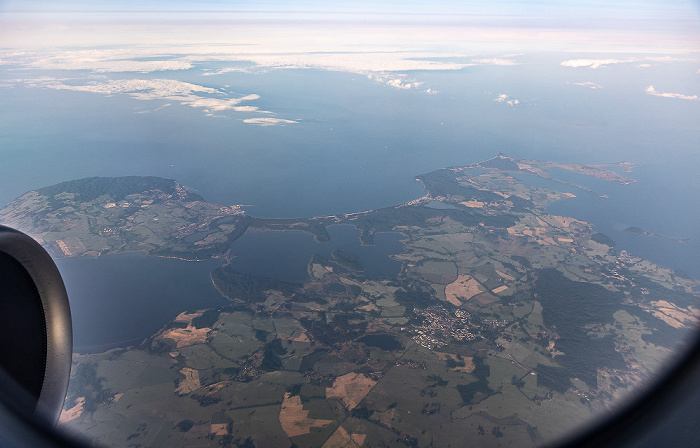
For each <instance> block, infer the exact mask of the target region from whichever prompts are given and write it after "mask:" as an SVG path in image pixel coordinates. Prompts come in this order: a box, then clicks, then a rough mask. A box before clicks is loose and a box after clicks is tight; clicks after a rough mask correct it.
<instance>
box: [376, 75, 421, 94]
mask: <svg viewBox="0 0 700 448" xmlns="http://www.w3.org/2000/svg"><path fill="white" fill-rule="evenodd" d="M367 77H368V78H369V79H373V80H375V81H377V82H381V83H383V84H386V85H388V86H391V87H395V88H397V89H403V90H409V89H414V88H416V87H420V86H421V85H423V83H422V82H418V81H416V80H415V79H409V78H408V77H407V76H406V75H405V74H402V73H368V74H367Z"/></svg>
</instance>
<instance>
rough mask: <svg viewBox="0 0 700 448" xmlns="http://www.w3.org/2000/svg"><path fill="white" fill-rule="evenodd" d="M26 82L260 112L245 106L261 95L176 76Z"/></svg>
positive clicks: (215, 109) (206, 107)
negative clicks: (234, 92)
mask: <svg viewBox="0 0 700 448" xmlns="http://www.w3.org/2000/svg"><path fill="white" fill-rule="evenodd" d="M21 82H23V83H24V84H25V85H26V86H27V87H37V88H45V89H54V90H71V91H74V92H89V93H96V94H102V95H107V96H112V95H128V96H130V97H132V98H134V99H136V100H141V101H149V100H167V101H178V102H180V104H183V105H186V106H190V107H195V108H202V109H204V111H205V112H206V113H212V112H222V111H226V110H233V111H236V112H259V113H270V112H268V111H261V110H258V107H257V106H251V105H241V103H244V102H247V101H255V100H257V99H259V98H260V96H259V95H257V94H255V93H253V94H249V95H244V96H241V97H236V98H230V97H227V94H226V93H225V92H222V91H220V90H217V89H214V88H212V87H205V86H201V85H198V84H192V83H189V82H183V81H177V80H174V79H119V80H110V81H106V82H98V81H90V82H88V83H87V84H75V80H71V79H57V78H49V77H44V78H35V79H29V80H25V81H21Z"/></svg>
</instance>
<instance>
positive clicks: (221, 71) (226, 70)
mask: <svg viewBox="0 0 700 448" xmlns="http://www.w3.org/2000/svg"><path fill="white" fill-rule="evenodd" d="M231 72H238V73H250V69H249V68H243V67H226V68H222V69H219V70H216V71H213V72H211V71H209V72H207V71H205V72H204V73H202V76H215V75H223V74H224V73H231Z"/></svg>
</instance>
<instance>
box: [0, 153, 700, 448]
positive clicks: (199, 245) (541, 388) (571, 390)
mask: <svg viewBox="0 0 700 448" xmlns="http://www.w3.org/2000/svg"><path fill="white" fill-rule="evenodd" d="M554 168H557V169H564V170H568V171H571V172H576V173H579V174H583V175H586V176H593V177H595V178H597V179H601V180H604V181H607V182H616V183H620V184H623V185H624V184H629V183H631V182H633V180H632V179H629V178H626V177H623V176H622V175H620V174H618V173H617V172H616V171H614V170H612V168H617V169H618V170H619V171H622V172H625V173H628V172H629V171H630V170H631V169H632V165H631V164H629V163H625V162H622V163H620V164H616V165H581V164H563V163H552V162H546V161H534V160H520V159H515V158H513V157H509V156H507V155H504V154H499V155H498V156H496V157H494V158H492V159H490V160H487V161H484V162H480V163H476V164H472V165H469V166H464V167H450V168H445V169H441V170H437V171H434V172H431V173H427V174H423V175H421V176H418V178H417V180H419V181H420V182H421V183H422V184H423V185H424V187H425V190H426V194H425V196H423V197H421V198H419V199H416V200H414V201H411V202H409V203H406V204H400V205H397V206H394V207H387V208H382V209H378V210H372V211H367V212H361V213H349V214H341V215H336V216H329V217H318V218H309V219H298V220H274V219H259V218H255V217H251V216H249V215H247V214H246V213H244V212H243V211H242V208H241V207H238V206H220V205H215V204H210V203H208V202H206V201H204V200H203V199H202V198H201V197H199V196H198V195H195V194H193V193H191V192H189V191H188V190H187V189H185V188H184V187H182V186H181V185H180V184H178V183H177V182H175V181H168V180H163V179H157V178H115V179H104V178H93V179H87V180H82V181H75V182H68V183H65V184H59V185H57V186H54V187H49V188H44V189H39V190H36V191H33V192H29V193H27V194H25V195H23V196H21V197H20V198H18V199H17V200H15V201H13V202H12V203H11V204H9V205H8V206H7V207H6V208H5V209H3V210H2V211H0V222H2V223H3V224H8V225H13V226H15V227H19V228H20V229H21V230H23V231H25V232H28V233H29V234H31V235H33V236H35V237H36V238H40V239H41V241H43V243H44V245H45V247H47V249H49V250H50V251H52V253H53V255H54V256H58V257H62V256H78V255H100V254H108V253H118V252H128V251H138V252H144V253H147V254H150V255H154V256H177V257H180V258H184V259H203V258H205V257H222V258H224V259H227V257H229V256H230V253H228V247H229V246H230V245H231V243H232V242H233V241H235V240H236V239H237V238H239V237H241V235H243V234H244V233H245V232H247V231H250V230H253V229H258V230H261V229H262V230H303V231H305V232H308V233H309V234H311V235H313V236H314V237H315V238H316V239H317V241H325V240H327V239H328V238H329V234H328V232H327V231H326V230H327V229H328V228H329V227H331V226H334V225H352V226H354V227H356V228H357V229H359V230H360V239H361V241H362V243H363V244H365V245H371V244H373V241H374V239H375V238H376V236H377V235H378V234H379V233H381V232H398V233H400V234H402V235H403V238H404V239H403V250H402V252H401V253H399V254H397V255H394V256H393V258H394V259H395V260H398V261H400V262H401V265H402V267H401V270H400V272H399V274H398V275H396V276H395V277H391V278H368V277H366V276H365V275H364V273H363V270H362V264H361V263H362V260H361V259H359V258H358V257H357V256H356V255H355V254H352V253H344V252H337V253H334V254H333V258H332V259H329V258H323V257H318V256H314V257H312V258H311V259H310V260H309V263H308V278H307V279H306V280H305V281H304V282H302V283H298V284H297V283H289V282H284V281H280V280H278V279H274V278H267V277H261V276H251V275H247V274H243V273H240V272H237V271H235V270H234V269H232V268H231V267H230V266H228V265H226V264H225V265H224V266H222V267H220V268H217V269H216V270H215V271H214V272H212V275H211V277H212V281H213V283H214V284H215V286H216V287H217V288H218V289H219V291H220V292H221V293H222V294H223V295H224V296H225V297H227V298H228V299H229V301H230V303H229V304H228V305H226V306H222V307H219V308H218V309H213V310H211V309H210V310H183V312H182V313H181V314H180V315H178V316H177V317H176V318H175V319H174V320H173V321H172V322H170V323H169V324H168V325H167V326H165V327H164V328H163V329H161V330H160V331H159V332H158V333H157V334H154V335H153V336H152V337H150V338H148V339H146V340H145V341H143V343H141V344H140V345H138V346H134V347H125V348H119V349H114V350H111V351H109V352H106V353H100V354H90V355H77V354H76V355H75V356H74V363H73V371H72V374H71V382H70V387H69V393H68V397H67V400H66V405H65V410H64V413H63V414H62V417H61V421H62V422H63V423H62V424H63V425H64V427H67V428H69V429H71V430H79V431H81V432H83V433H84V434H86V435H87V436H89V437H91V438H93V439H94V440H95V441H97V442H98V443H99V442H102V443H107V442H108V441H110V442H111V443H115V442H114V441H118V442H119V443H121V444H123V445H124V446H193V445H198V446H238V447H253V446H258V447H273V446H284V447H288V446H300V447H301V446H313V447H337V446H344V447H345V446H347V447H360V446H415V447H417V446H436V447H437V446H441V447H446V446H450V445H451V446H463V445H464V443H465V440H471V441H473V443H474V444H475V445H478V446H509V445H517V446H537V445H542V444H549V443H552V442H554V441H556V440H557V439H558V438H560V437H561V436H563V435H565V434H566V433H567V432H569V431H572V430H575V429H576V428H578V427H579V425H581V424H582V422H586V421H592V420H594V419H595V418H597V417H598V416H601V415H605V414H606V413H607V412H609V411H610V410H611V409H614V408H615V406H617V404H618V403H619V400H622V399H624V398H625V397H628V396H630V394H631V393H634V392H633V391H634V389H635V388H636V387H639V386H640V385H642V384H643V383H644V382H645V381H649V380H650V379H652V378H654V377H656V375H657V374H658V372H659V370H660V369H661V368H662V367H663V366H665V365H667V364H668V362H669V361H670V360H672V359H673V358H674V357H676V356H677V354H678V353H679V351H681V350H683V347H684V344H685V343H686V341H687V340H688V337H689V335H690V334H691V330H695V329H696V328H697V323H698V319H699V318H700V307H698V299H699V293H698V292H697V290H698V288H697V286H698V282H697V281H695V280H693V279H691V278H689V277H688V276H686V275H684V274H682V273H680V272H677V271H674V270H671V269H667V268H664V267H661V266H657V265H655V264H653V263H651V262H649V261H646V260H642V259H640V258H638V257H635V256H633V255H631V254H629V253H627V252H625V251H624V250H618V249H615V243H614V242H613V241H612V240H611V239H610V238H609V237H607V236H606V235H603V234H600V233H597V232H595V231H594V229H593V227H592V225H591V224H589V223H586V222H583V221H580V220H577V219H573V218H570V217H565V216H555V215H551V214H549V213H548V212H547V210H546V205H547V204H548V203H550V202H551V201H555V200H561V199H566V198H569V197H572V196H573V195H572V194H571V193H562V192H558V191H554V190H552V189H547V188H541V187H533V186H530V185H528V184H527V183H526V182H525V181H523V180H521V178H520V177H521V176H519V173H520V174H522V173H525V174H527V175H532V176H537V177H543V178H551V175H550V173H551V170H552V169H554ZM85 185H88V186H89V185H94V189H87V190H86V189H85ZM581 189H582V191H583V194H589V193H591V194H594V193H592V192H590V191H588V190H586V189H584V188H581Z"/></svg>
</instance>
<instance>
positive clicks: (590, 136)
mask: <svg viewBox="0 0 700 448" xmlns="http://www.w3.org/2000/svg"><path fill="white" fill-rule="evenodd" d="M572 57H573V55H571V54H567V55H543V56H540V57H535V56H532V57H530V56H524V57H523V59H522V61H524V62H525V63H524V64H523V65H521V66H514V67H495V66H474V67H467V68H464V69H462V70H450V71H440V72H430V71H427V72H408V73H405V75H406V78H407V79H416V80H418V81H420V82H421V83H422V84H421V87H420V88H416V89H396V88H393V87H391V86H388V85H386V84H383V83H381V82H378V81H376V80H373V79H369V78H368V77H367V76H366V75H362V74H352V73H340V72H328V71H321V70H310V69H309V70H299V69H297V70H287V69H278V70H269V71H266V72H248V71H232V72H229V73H226V74H224V75H219V76H208V77H206V78H204V77H202V76H201V73H202V69H203V68H207V69H217V68H225V66H224V65H222V64H221V63H216V64H214V63H210V64H200V65H196V66H195V67H194V68H193V69H191V70H182V71H178V72H166V73H163V72H159V73H154V74H138V77H139V78H148V77H152V78H156V77H158V78H163V77H170V78H176V79H178V80H181V81H186V82H191V83H196V84H201V85H206V86H210V87H215V88H217V89H220V90H221V91H224V92H227V93H228V94H230V95H232V96H242V95H247V94H253V93H254V94H258V95H260V98H259V99H258V100H256V101H255V102H253V103H251V104H254V105H255V106H257V107H259V108H260V109H261V110H265V111H269V112H270V113H269V114H258V115H254V114H253V116H261V115H264V116H274V117H278V118H283V119H288V120H293V121H295V122H296V123H289V124H286V125H276V126H264V127H263V126H256V125H251V124H247V123H245V122H244V121H243V119H245V118H250V117H251V113H246V112H234V111H224V112H220V113H216V112H214V113H211V114H207V113H205V111H204V110H203V109H202V108H193V107H190V106H188V105H184V104H179V103H177V102H174V101H170V100H165V99H163V100H150V101H143V100H138V99H135V98H132V97H130V96H127V95H119V94H115V95H112V96H103V95H99V94H95V93H90V92H74V91H68V90H52V89H42V88H31V87H21V86H16V85H15V86H11V87H8V86H7V85H2V83H0V155H2V163H0V179H1V181H0V182H2V188H0V204H6V203H8V202H9V201H11V200H12V199H13V198H15V197H17V196H19V195H21V194H23V193H25V192H26V191H29V190H32V189H36V188H40V187H43V186H47V185H51V184H54V183H57V182H61V181H65V180H71V179H77V178H82V177H89V176H123V175H152V176H161V177H166V178H171V179H176V180H178V181H179V182H181V183H182V184H183V185H185V186H187V187H188V188H190V189H191V190H192V191H195V192H197V193H199V194H201V195H202V196H203V197H204V198H205V199H207V200H208V201H211V202H215V203H221V204H227V205H231V204H243V205H245V206H246V207H245V210H246V211H247V213H249V214H250V215H253V216H259V217H265V218H291V217H311V216H326V215H331V214H336V213H349V212H358V211H363V210H371V209H376V208H379V207H385V206H391V205H396V204H401V203H404V202H407V201H410V200H413V199H416V198H418V197H420V196H422V195H423V194H425V191H424V190H423V188H422V186H421V185H420V183H419V182H417V181H416V180H415V177H416V176H417V175H419V174H422V173H426V172H429V171H432V170H436V169H440V168H443V167H449V166H463V165H467V164H470V163H474V162H478V161H481V160H485V159H488V158H491V157H493V156H495V155H497V154H498V153H503V154H507V155H511V156H514V157H518V158H525V159H539V160H553V161H559V162H579V163H609V162H619V161H629V162H632V163H634V164H636V165H638V166H637V167H636V168H634V169H633V170H632V172H631V173H629V176H630V177H632V178H634V179H636V182H634V183H631V184H629V185H619V184H612V183H608V182H604V181H600V180H598V179H592V178H589V177H585V176H581V175H577V174H575V173H570V172H566V171H564V170H557V171H555V172H553V175H555V176H556V177H558V178H560V179H562V180H564V181H567V182H571V183H576V184H580V185H583V186H585V187H586V188H589V189H591V190H593V191H595V192H597V193H600V194H601V195H606V196H607V197H600V196H598V195H593V194H590V193H587V192H585V191H583V190H580V189H577V188H575V187H569V186H566V185H563V184H560V183H557V184H554V185H550V186H553V187H554V188H555V189H559V190H566V191H571V192H572V193H574V194H575V195H576V197H575V198H573V199H566V200H561V201H557V202H554V203H552V204H550V205H549V211H550V212H551V213H555V214H559V215H565V216H572V217H575V218H578V219H582V220H584V221H588V222H590V223H592V224H593V225H594V227H595V229H596V230H597V231H599V232H602V233H605V234H606V235H608V236H609V237H610V238H612V239H613V240H614V241H615V242H616V243H617V246H616V249H617V250H626V251H628V252H630V253H631V254H633V255H638V256H640V257H644V258H648V259H650V260H652V261H654V262H656V263H658V264H660V265H663V266H667V267H670V268H673V269H678V270H681V271H683V272H685V273H687V274H688V275H690V276H692V277H694V278H698V279H700V262H698V260H699V259H700V257H698V254H700V226H698V223H700V182H698V181H697V173H698V172H700V147H699V146H698V142H700V122H699V121H698V120H697V117H698V116H700V102H698V101H687V100H683V99H677V98H663V97H657V96H652V95H648V94H645V88H646V87H647V86H648V85H650V84H652V83H654V85H656V86H658V87H657V89H659V91H661V90H660V89H661V84H659V82H660V80H662V81H664V82H663V84H664V88H665V89H667V90H669V91H671V90H675V91H691V90H692V89H694V88H696V86H697V84H696V78H697V75H693V76H695V78H693V79H695V81H692V80H691V77H692V76H691V74H692V73H695V71H697V67H696V66H694V65H693V64H692V63H682V62H679V63H677V64H675V65H673V66H672V67H671V66H670V65H663V64H659V65H658V66H653V67H648V68H645V69H643V70H642V69H640V68H636V67H634V66H632V65H630V64H619V65H617V66H609V67H605V69H599V70H590V69H582V70H576V69H571V68H569V67H561V66H560V65H559V62H560V61H561V60H563V59H562V58H566V59H570V58H572ZM611 57H612V56H611ZM684 64H685V65H684ZM679 67H680V68H679ZM23 70H24V71H23ZM23 70H16V71H13V72H12V73H9V72H7V71H5V72H2V73H0V81H2V79H3V78H10V77H13V78H20V77H29V76H37V74H36V73H32V72H31V71H30V70H27V69H23ZM584 70H587V71H584ZM42 75H46V76H55V77H65V76H67V73H65V72H60V71H56V72H55V73H48V74H47V73H45V72H42ZM110 76H112V77H113V78H118V77H124V78H128V77H135V75H133V74H112V75H110ZM585 82H592V83H595V84H596V85H598V86H599V87H600V88H595V89H593V88H589V87H586V86H585V85H579V84H583V83H585ZM693 82H695V84H693ZM428 88H430V91H431V92H436V93H435V94H432V93H426V92H425V90H427V89H428ZM503 94H505V95H507V96H508V98H509V99H512V100H515V99H517V100H518V102H517V104H516V103H514V104H513V105H509V104H507V103H506V102H499V101H495V99H497V98H498V97H499V96H500V95H503ZM166 104H169V105H168V106H166ZM212 115H213V116H212ZM526 177H527V176H526ZM524 180H526V181H528V182H535V183H537V182H543V186H546V185H544V184H546V183H547V182H546V181H543V180H541V179H537V178H531V179H524ZM630 226H635V227H641V228H643V229H644V230H646V231H647V232H649V233H653V234H655V235H659V236H639V235H634V234H631V233H629V232H626V231H625V230H624V229H626V228H627V227H630ZM332 232H337V234H334V233H332ZM353 232H354V230H352V229H350V230H347V229H345V230H343V229H340V230H332V231H331V236H332V238H331V245H332V244H335V243H334V242H335V241H337V242H343V243H342V244H343V245H345V246H346V248H347V249H348V250H349V251H350V252H352V251H359V250H366V248H365V247H360V246H359V245H353V244H355V243H352V244H350V243H349V241H351V240H352V241H354V240H355V237H356V235H355V234H354V233H353ZM355 233H356V232H355ZM379 237H380V238H379V240H378V241H379V243H378V245H377V247H378V249H377V251H378V252H377V254H378V255H376V257H375V258H372V257H373V256H369V258H370V259H372V260H378V267H376V269H379V270H380V271H381V269H385V270H386V271H387V272H392V270H394V269H396V265H395V264H392V263H395V262H394V261H393V260H391V257H390V256H388V255H389V254H391V253H395V252H396V251H397V250H398V249H397V248H400V244H401V243H400V241H399V239H398V238H397V237H395V236H392V235H391V234H388V235H387V236H386V237H382V236H381V235H379ZM309 238H311V237H310V236H309V235H306V234H301V235H300V234H298V233H294V232H289V233H286V232H285V233H284V235H283V236H280V235H277V234H276V235H272V234H271V233H268V232H258V233H250V234H247V235H246V236H244V237H243V238H242V239H241V240H239V241H238V242H235V243H234V247H243V246H245V245H247V246H246V248H245V250H244V251H248V252H247V253H252V252H255V251H256V250H258V251H259V253H260V254H264V255H265V257H264V258H262V259H258V260H257V261H256V263H257V264H256V265H255V266H257V267H256V268H255V272H256V273H260V274H264V273H268V274H270V275H272V276H275V277H278V278H280V279H299V278H301V277H303V275H304V272H302V270H300V268H299V265H297V264H296V262H294V263H292V264H291V265H290V266H295V267H294V269H291V268H290V269H289V270H286V271H285V269H284V267H283V266H282V267H280V266H276V265H275V264H274V263H275V262H274V260H276V259H279V258H283V257H284V256H292V257H293V255H294V253H295V252H296V253H297V254H300V253H302V252H303V256H299V257H298V258H299V259H301V258H304V257H306V255H308V253H311V252H313V251H314V250H315V249H314V247H315V246H313V245H314V244H316V245H318V243H315V242H313V240H312V239H311V240H309ZM381 238H387V240H386V241H387V242H386V247H385V246H382V244H384V243H382V242H381V241H382V240H381ZM392 238H393V239H392ZM677 239H689V240H690V242H687V243H681V242H678V241H676V240H677ZM358 241H359V240H358ZM331 245H329V246H327V247H331ZM320 246H321V245H319V247H320ZM327 247H324V248H323V249H322V250H323V251H326V252H327V250H326V249H327ZM256 248H257V249H256ZM358 255H359V253H358ZM245 259H246V258H245V256H244V255H241V256H240V257H238V258H237V259H235V260H234V263H242V262H243V261H245ZM236 260H238V261H236ZM307 260H308V258H307ZM219 263H220V261H219V260H211V261H206V262H201V263H191V262H185V261H179V260H164V259H153V258H148V257H140V256H132V255H127V256H120V257H100V258H79V259H65V260H58V266H59V269H60V270H61V272H62V273H63V275H64V277H65V278H66V284H67V286H68V290H69V296H70V298H71V303H72V312H73V321H74V326H75V341H76V350H77V351H83V352H89V351H100V350H103V349H105V348H107V347H114V346H120V345H121V346H124V345H130V344H134V343H137V342H138V341H140V340H141V339H142V338H144V337H147V336H149V335H150V334H152V333H153V332H154V331H157V330H158V328H160V327H162V326H163V325H165V324H166V323H167V322H168V321H169V320H170V319H172V318H173V317H175V316H176V315H177V314H178V313H179V312H182V311H185V310H188V309H196V308H206V307H211V306H216V305H218V304H222V303H225V302H224V301H223V300H224V299H223V298H222V297H221V296H220V295H218V293H217V292H216V290H215V289H214V288H213V286H212V285H211V282H210V280H209V275H208V274H209V272H210V271H211V270H212V269H213V268H215V267H216V266H218V264H219ZM252 265H253V264H252V262H250V263H248V266H252ZM240 267H241V268H242V269H243V268H244V266H243V265H241V266H240ZM295 269H296V270H295ZM304 269H305V268H304ZM368 269H369V270H370V271H371V270H372V269H375V267H370V266H369V265H368Z"/></svg>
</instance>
